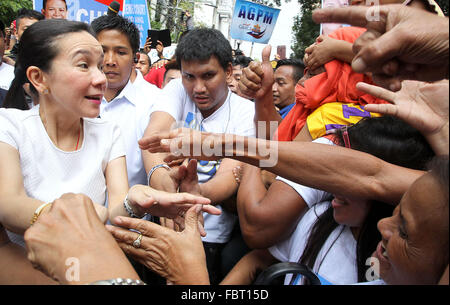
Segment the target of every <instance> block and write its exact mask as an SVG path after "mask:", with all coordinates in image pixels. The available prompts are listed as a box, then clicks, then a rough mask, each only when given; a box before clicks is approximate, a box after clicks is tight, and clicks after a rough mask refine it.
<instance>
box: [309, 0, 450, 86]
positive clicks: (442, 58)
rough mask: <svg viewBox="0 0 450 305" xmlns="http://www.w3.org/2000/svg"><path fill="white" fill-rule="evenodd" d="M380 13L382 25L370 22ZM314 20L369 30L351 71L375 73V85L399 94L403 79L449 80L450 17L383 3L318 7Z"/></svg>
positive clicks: (361, 40) (361, 39) (358, 46)
mask: <svg viewBox="0 0 450 305" xmlns="http://www.w3.org/2000/svg"><path fill="white" fill-rule="evenodd" d="M377 10H378V11H379V16H378V18H377V19H378V21H370V20H373V19H374V18H376V15H375V14H373V13H376V12H377ZM368 17H369V18H368ZM313 19H314V21H316V22H318V23H325V22H336V23H347V24H352V25H355V26H361V27H365V28H367V31H366V32H365V33H364V34H362V35H361V36H360V37H359V38H358V39H357V40H356V41H355V43H354V45H353V52H354V53H355V54H356V56H355V58H354V59H353V62H352V68H353V70H355V71H356V72H359V73H363V72H373V79H374V81H375V82H376V83H377V84H379V85H381V86H383V87H385V88H389V89H391V90H392V91H398V90H400V88H401V81H402V80H404V79H415V80H423V81H436V80H441V79H443V78H446V77H448V76H447V75H448V54H449V44H448V33H449V29H448V28H449V26H448V24H449V21H448V18H443V17H439V16H437V15H434V14H432V13H429V12H425V11H423V10H419V9H415V8H409V7H405V6H404V5H382V6H371V7H362V6H351V7H345V8H332V9H319V10H315V11H314V12H313Z"/></svg>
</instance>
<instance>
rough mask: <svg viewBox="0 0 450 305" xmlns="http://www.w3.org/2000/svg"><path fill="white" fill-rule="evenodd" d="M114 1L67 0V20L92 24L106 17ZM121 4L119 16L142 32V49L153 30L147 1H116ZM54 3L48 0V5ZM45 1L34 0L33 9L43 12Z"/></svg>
mask: <svg viewBox="0 0 450 305" xmlns="http://www.w3.org/2000/svg"><path fill="white" fill-rule="evenodd" d="M113 1H114V0H66V4H67V19H69V20H74V21H82V22H86V23H89V24H90V23H91V22H92V21H93V20H94V19H96V18H98V17H100V16H102V15H106V14H107V12H108V6H109V5H110V4H111V2H113ZM116 1H117V2H119V3H120V11H119V15H122V16H125V17H126V18H128V19H129V20H130V21H132V22H133V23H134V24H135V25H136V26H137V28H138V29H139V32H140V38H141V48H143V47H144V44H145V40H146V39H147V31H148V30H149V29H151V27H150V18H149V15H148V6H147V1H146V0H116ZM52 2H53V1H51V0H47V5H51V4H52ZM42 5H43V0H33V7H34V9H35V10H36V11H39V12H41V10H42Z"/></svg>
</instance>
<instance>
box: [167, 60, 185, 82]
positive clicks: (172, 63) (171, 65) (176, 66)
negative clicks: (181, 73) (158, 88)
mask: <svg viewBox="0 0 450 305" xmlns="http://www.w3.org/2000/svg"><path fill="white" fill-rule="evenodd" d="M164 67H165V68H166V71H165V72H164V77H163V79H166V75H167V72H168V71H169V70H181V67H180V64H179V63H178V61H177V60H176V59H171V60H169V62H168V63H167V64H166V65H165V66H164Z"/></svg>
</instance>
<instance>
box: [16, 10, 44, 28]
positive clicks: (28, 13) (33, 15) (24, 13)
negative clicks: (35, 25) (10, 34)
mask: <svg viewBox="0 0 450 305" xmlns="http://www.w3.org/2000/svg"><path fill="white" fill-rule="evenodd" d="M24 18H28V19H36V20H37V21H40V20H44V19H45V16H44V15H42V14H41V13H39V12H38V11H35V10H29V9H26V8H22V9H20V10H19V11H18V12H17V18H16V28H17V29H18V28H19V23H20V20H21V19H24Z"/></svg>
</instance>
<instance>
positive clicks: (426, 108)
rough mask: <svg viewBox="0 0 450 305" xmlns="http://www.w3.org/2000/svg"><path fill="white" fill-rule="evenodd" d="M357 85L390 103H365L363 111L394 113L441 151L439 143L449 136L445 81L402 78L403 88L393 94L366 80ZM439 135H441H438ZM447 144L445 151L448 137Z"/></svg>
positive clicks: (447, 86) (446, 82)
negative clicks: (404, 79)
mask: <svg viewBox="0 0 450 305" xmlns="http://www.w3.org/2000/svg"><path fill="white" fill-rule="evenodd" d="M356 88H357V89H358V90H361V91H364V92H366V93H368V94H371V95H373V96H376V97H378V98H381V99H384V100H386V101H388V102H390V103H392V104H370V105H366V106H365V110H367V111H371V112H378V113H382V114H389V115H394V116H397V117H398V118H400V119H402V120H403V121H405V122H407V123H408V124H410V125H411V126H413V127H414V128H416V129H417V130H419V131H420V132H421V133H422V134H423V135H424V137H426V138H427V140H428V141H429V142H430V145H431V146H432V147H433V149H434V150H435V153H436V154H441V153H442V152H441V148H439V149H438V151H436V149H437V147H441V146H442V144H443V140H444V139H445V133H446V134H447V137H448V120H449V94H448V90H449V81H448V80H443V81H440V82H435V83H424V82H418V81H403V82H402V89H401V90H400V91H398V92H396V93H394V92H391V91H389V90H386V89H383V88H380V87H376V86H373V85H369V84H365V83H358V84H357V85H356ZM440 134H442V135H443V137H441V136H438V137H437V135H440ZM436 137H437V139H436ZM435 139H436V140H435ZM446 146H447V148H446V151H447V154H448V139H447V145H446Z"/></svg>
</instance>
